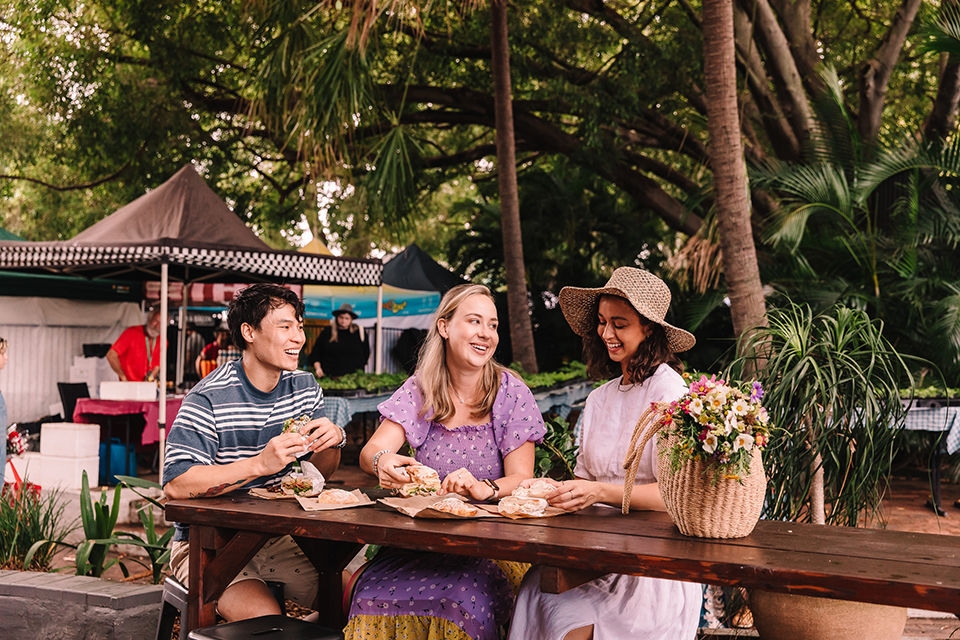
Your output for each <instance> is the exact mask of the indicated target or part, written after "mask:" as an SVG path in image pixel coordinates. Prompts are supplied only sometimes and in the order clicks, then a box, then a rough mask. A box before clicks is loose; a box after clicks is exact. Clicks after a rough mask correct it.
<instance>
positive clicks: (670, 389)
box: [643, 364, 687, 400]
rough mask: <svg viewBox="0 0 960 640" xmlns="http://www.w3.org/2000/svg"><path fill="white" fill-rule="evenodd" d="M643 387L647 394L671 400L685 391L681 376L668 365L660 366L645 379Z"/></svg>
mask: <svg viewBox="0 0 960 640" xmlns="http://www.w3.org/2000/svg"><path fill="white" fill-rule="evenodd" d="M643 386H644V388H645V390H646V391H647V393H648V394H651V395H654V396H658V397H660V396H662V397H664V398H665V399H670V400H673V399H675V398H678V397H680V396H682V395H683V394H684V393H686V391H687V383H686V381H685V380H684V379H683V376H682V375H680V374H679V373H677V371H676V370H675V369H674V368H673V367H671V366H670V365H668V364H661V365H660V366H659V367H657V370H656V371H654V372H653V375H652V376H650V377H649V378H647V379H646V380H645V381H644V383H643Z"/></svg>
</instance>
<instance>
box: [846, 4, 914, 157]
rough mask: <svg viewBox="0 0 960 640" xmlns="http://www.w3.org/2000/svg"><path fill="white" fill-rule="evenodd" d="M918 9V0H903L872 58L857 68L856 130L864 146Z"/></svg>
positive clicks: (870, 140) (873, 134) (871, 139)
mask: <svg viewBox="0 0 960 640" xmlns="http://www.w3.org/2000/svg"><path fill="white" fill-rule="evenodd" d="M919 9H920V0H903V2H902V3H901V5H900V9H898V10H897V14H896V16H894V18H893V23H892V24H891V25H890V29H889V30H887V34H886V36H885V37H884V39H883V41H882V42H881V43H880V46H879V47H877V50H876V52H874V55H873V58H871V59H870V60H868V61H867V63H866V64H865V65H864V66H863V68H862V69H861V70H860V115H859V118H858V119H857V129H858V130H859V132H860V141H861V142H862V143H863V144H864V145H866V146H867V147H871V146H872V145H874V144H875V143H876V141H877V134H878V132H879V131H880V117H881V116H882V115H883V105H884V102H885V98H886V97H887V86H889V84H890V75H891V74H892V73H893V66H894V65H895V64H896V63H897V59H898V58H899V57H900V52H901V51H903V44H904V42H906V39H907V34H909V33H910V29H911V27H912V26H913V21H914V18H916V17H917V11H918V10H919Z"/></svg>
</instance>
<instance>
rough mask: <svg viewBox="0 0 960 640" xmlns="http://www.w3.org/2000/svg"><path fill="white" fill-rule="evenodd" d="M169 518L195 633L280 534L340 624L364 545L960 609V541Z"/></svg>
mask: <svg viewBox="0 0 960 640" xmlns="http://www.w3.org/2000/svg"><path fill="white" fill-rule="evenodd" d="M365 491H367V490H365ZM166 517H167V519H168V520H172V521H177V522H182V523H185V524H189V525H190V581H189V582H190V584H189V586H188V588H189V607H188V608H189V612H188V620H187V621H186V624H187V625H188V628H189V629H191V630H192V629H195V628H197V627H198V626H207V625H210V624H214V622H215V605H216V600H217V598H218V597H219V595H220V594H221V593H222V592H223V589H224V588H225V587H226V585H227V584H228V583H229V582H230V580H232V579H233V577H234V576H236V574H237V573H238V572H239V570H240V569H241V568H242V567H243V565H244V564H246V562H247V561H248V560H249V559H250V558H252V557H253V555H254V554H255V553H256V552H257V550H259V549H260V547H261V546H262V545H263V544H264V542H266V540H268V539H269V538H270V537H272V536H277V535H283V534H290V535H292V536H294V538H295V539H296V540H297V542H298V543H299V544H300V546H301V547H302V548H303V550H304V552H305V553H306V554H307V556H308V557H309V558H310V559H311V561H312V562H313V563H314V564H315V565H316V567H317V570H318V572H319V574H320V594H319V596H318V602H317V609H318V611H319V612H320V620H321V622H325V623H327V624H328V625H330V626H340V625H342V624H343V622H344V612H343V610H342V608H341V603H342V587H341V572H342V570H343V568H344V567H345V566H346V565H347V563H349V561H350V560H351V559H352V558H353V557H354V556H355V555H356V553H357V552H358V551H359V550H360V549H361V548H362V546H363V545H364V544H379V545H391V546H394V547H400V548H406V549H419V550H423V551H436V552H445V553H452V554H459V555H465V556H475V557H487V558H496V559H503V560H516V561H521V562H529V563H534V564H541V565H546V566H548V567H561V568H568V569H580V570H582V569H589V570H591V571H598V572H604V573H606V572H616V573H630V574H637V575H646V576H651V577H657V578H668V579H674V580H684V581H692V582H701V583H706V584H719V585H739V586H744V587H750V588H759V589H766V590H769V591H778V592H788V593H797V594H803V595H810V596H819V597H826V598H838V599H844V600H856V601H862V602H874V603H878V604H890V605H898V606H907V607H914V608H920V609H929V610H933V611H953V610H955V609H957V608H958V603H960V537H956V536H944V535H934V534H923V533H907V532H900V531H889V530H882V529H853V528H844V527H832V526H821V525H809V524H796V523H790V522H773V521H761V522H760V523H758V525H757V528H756V529H755V530H754V532H753V533H752V534H751V535H750V536H747V537H745V538H739V539H734V540H710V539H703V538H690V537H686V536H683V535H681V534H680V533H679V531H678V530H677V529H676V527H675V526H674V525H673V523H672V522H671V521H670V519H669V517H668V516H667V515H666V514H665V513H654V512H631V513H630V514H629V515H626V516H624V515H621V514H620V512H619V510H617V509H611V508H604V507H599V506H594V507H591V508H589V509H585V510H584V511H581V512H578V513H573V514H565V515H560V516H556V517H551V518H540V519H524V520H508V519H506V518H500V517H497V518H480V519H464V520H433V519H420V518H411V517H409V516H406V515H403V514H401V513H399V512H397V511H395V510H394V509H392V508H390V507H387V506H385V505H382V504H376V505H372V506H364V507H357V508H351V509H341V510H334V511H310V512H307V511H305V510H303V509H302V508H301V507H300V505H299V504H298V503H297V502H296V501H293V500H264V499H261V498H255V497H252V496H249V495H247V494H245V493H241V492H237V493H236V494H235V495H234V494H230V495H226V496H221V497H218V498H201V499H193V500H171V501H169V502H167V503H166ZM547 573H548V574H549V573H550V572H549V571H548V572H547Z"/></svg>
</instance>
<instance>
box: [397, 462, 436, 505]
mask: <svg viewBox="0 0 960 640" xmlns="http://www.w3.org/2000/svg"><path fill="white" fill-rule="evenodd" d="M405 469H406V471H407V475H408V476H409V477H410V482H408V483H406V484H404V485H402V486H401V487H400V495H401V496H404V497H409V496H429V495H433V494H435V493H437V491H439V490H440V474H438V473H437V472H436V470H435V469H431V468H430V467H428V466H426V465H422V464H413V465H410V466H408V467H405Z"/></svg>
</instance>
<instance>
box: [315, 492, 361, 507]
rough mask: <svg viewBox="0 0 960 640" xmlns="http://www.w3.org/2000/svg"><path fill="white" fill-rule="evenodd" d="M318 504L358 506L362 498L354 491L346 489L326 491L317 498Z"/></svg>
mask: <svg viewBox="0 0 960 640" xmlns="http://www.w3.org/2000/svg"><path fill="white" fill-rule="evenodd" d="M317 502H318V503H319V504H324V505H338V506H343V505H348V504H358V503H359V502H360V498H358V497H357V495H356V494H355V493H353V492H352V491H346V490H344V489H325V490H324V491H322V492H321V493H320V495H318V496H317Z"/></svg>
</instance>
